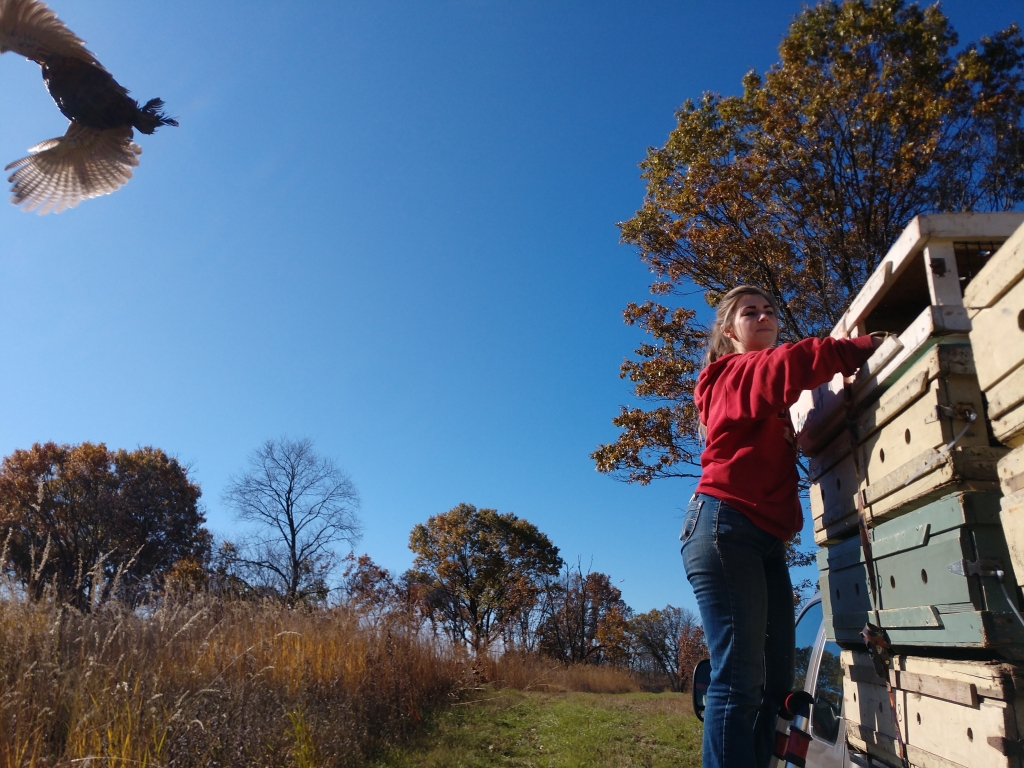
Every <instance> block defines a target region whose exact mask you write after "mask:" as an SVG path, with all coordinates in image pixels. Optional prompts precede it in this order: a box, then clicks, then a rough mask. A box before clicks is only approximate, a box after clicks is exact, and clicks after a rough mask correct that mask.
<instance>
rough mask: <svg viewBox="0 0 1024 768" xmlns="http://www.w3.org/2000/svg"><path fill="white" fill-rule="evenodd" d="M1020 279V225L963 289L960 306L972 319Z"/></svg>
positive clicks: (1023, 265)
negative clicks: (962, 306) (964, 308)
mask: <svg viewBox="0 0 1024 768" xmlns="http://www.w3.org/2000/svg"><path fill="white" fill-rule="evenodd" d="M1022 279H1024V222H1022V224H1021V225H1018V227H1017V228H1016V229H1015V230H1014V231H1013V233H1012V234H1011V235H1010V236H1009V238H1008V239H1007V240H1006V242H1004V243H1003V245H1002V247H1001V248H1000V249H999V250H998V251H996V253H994V254H993V255H992V258H990V259H989V260H988V264H986V265H985V266H984V267H983V268H982V269H981V271H980V272H978V274H977V275H975V276H974V279H973V280H971V282H970V284H969V285H968V286H967V287H966V288H965V289H964V307H966V308H967V313H968V315H970V316H971V317H972V318H973V317H974V316H976V315H977V314H978V312H980V311H981V310H983V309H985V308H986V307H991V306H993V305H995V303H996V302H997V301H999V299H1000V298H1002V297H1003V296H1004V295H1005V294H1006V292H1007V291H1009V290H1010V288H1012V287H1013V286H1015V285H1017V283H1019V282H1020V281H1021V280H1022Z"/></svg>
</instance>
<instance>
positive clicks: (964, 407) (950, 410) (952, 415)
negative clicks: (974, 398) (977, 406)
mask: <svg viewBox="0 0 1024 768" xmlns="http://www.w3.org/2000/svg"><path fill="white" fill-rule="evenodd" d="M975 417H976V414H975V411H974V404H973V403H953V404H952V405H936V406H935V410H934V411H933V412H932V413H929V414H928V415H927V416H925V417H924V423H925V424H931V423H933V422H936V421H938V420H939V419H950V420H954V419H955V420H959V421H974V419H975Z"/></svg>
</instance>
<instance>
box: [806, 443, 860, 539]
mask: <svg viewBox="0 0 1024 768" xmlns="http://www.w3.org/2000/svg"><path fill="white" fill-rule="evenodd" d="M857 490H858V482H857V466H856V464H855V463H854V461H853V454H852V453H847V454H846V456H844V457H843V458H842V459H841V460H840V461H839V463H838V464H836V465H835V466H833V467H832V468H831V469H830V470H828V472H826V473H825V474H824V475H822V476H821V477H820V478H818V480H817V481H816V482H815V483H814V486H813V491H814V492H813V493H811V496H810V501H811V516H812V517H814V519H815V520H820V521H821V523H820V525H821V527H822V528H827V527H828V526H831V525H833V524H834V523H837V522H839V521H840V520H842V519H843V518H845V517H847V516H848V515H850V514H853V513H855V512H856V511H857Z"/></svg>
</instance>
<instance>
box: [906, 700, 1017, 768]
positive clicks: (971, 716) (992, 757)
mask: <svg viewBox="0 0 1024 768" xmlns="http://www.w3.org/2000/svg"><path fill="white" fill-rule="evenodd" d="M896 708H897V711H899V710H901V709H902V713H901V714H902V715H903V716H902V717H901V718H900V724H901V725H903V724H904V723H906V731H905V734H906V741H907V744H908V745H909V746H911V747H916V748H917V749H919V750H923V751H927V752H929V753H931V754H936V755H937V756H938V757H940V758H942V759H944V760H948V761H950V762H953V763H956V764H960V765H965V766H978V767H979V768H980V766H988V767H991V768H1004V766H1005V767H1006V768H1009V767H1010V766H1013V767H1014V768H1017V766H1019V763H1018V762H1017V759H1016V757H1008V756H1006V755H1003V754H1001V751H1000V750H999V749H998V748H997V747H995V746H993V745H992V744H991V743H990V742H989V741H988V740H989V739H990V738H993V737H994V738H996V739H999V738H1008V739H1016V738H1017V728H1016V722H1015V716H1014V711H1013V706H1012V705H1008V704H1007V703H1006V702H1003V701H991V702H990V701H988V700H985V701H983V702H981V703H980V704H979V705H978V706H977V707H966V706H963V705H960V704H955V703H952V702H948V701H943V700H941V699H934V698H931V697H929V696H922V695H921V694H917V693H909V692H905V691H901V692H900V693H899V694H898V695H897V703H896ZM909 751H910V750H908V753H909ZM1011 761H1012V762H1011Z"/></svg>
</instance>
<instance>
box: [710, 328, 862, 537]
mask: <svg viewBox="0 0 1024 768" xmlns="http://www.w3.org/2000/svg"><path fill="white" fill-rule="evenodd" d="M873 350H874V344H873V342H872V340H871V337H870V336H860V337H858V338H856V339H833V338H827V339H813V338H812V339H804V340H803V341H799V342H797V343H796V344H782V345H780V346H778V347H773V348H771V349H765V350H762V351H760V352H747V353H745V354H741V355H740V354H733V355H726V356H724V357H720V358H719V359H718V360H716V361H715V362H713V363H712V364H711V365H709V366H708V367H707V368H705V369H704V370H703V371H701V373H700V377H699V378H698V379H697V387H696V390H695V392H694V396H693V401H694V404H695V405H696V406H697V410H698V411H699V412H700V420H701V422H702V423H703V424H705V425H706V426H707V429H708V434H707V445H706V446H705V448H704V452H703V453H702V454H701V457H700V464H701V467H702V468H703V475H702V476H701V479H700V482H699V483H698V484H697V493H706V494H708V495H709V496H713V497H715V498H716V499H720V500H721V501H724V502H726V503H727V504H729V506H732V507H735V508H736V509H738V510H739V511H740V512H742V513H743V514H745V515H746V516H747V517H749V518H750V520H751V521H752V522H753V523H754V525H756V526H757V527H758V528H761V529H762V530H765V531H767V532H768V533H770V534H772V535H773V536H776V537H778V538H780V539H782V540H783V541H788V540H789V539H791V538H792V537H793V534H795V533H796V532H797V531H799V530H800V529H801V528H802V527H803V512H802V511H801V509H800V500H799V498H798V495H797V480H798V475H797V470H796V446H795V441H794V437H793V427H792V423H791V422H790V420H789V406H791V405H792V404H793V403H795V402H796V401H797V398H799V397H800V393H801V392H802V391H803V390H805V389H814V388H815V387H817V386H818V385H820V384H824V383H825V382H826V381H829V380H831V379H832V377H833V376H835V375H836V373H842V374H843V375H844V376H850V375H851V374H853V373H854V371H856V370H857V368H858V367H860V365H861V363H863V362H864V361H865V360H867V359H868V358H869V357H871V353H872V351H873Z"/></svg>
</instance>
